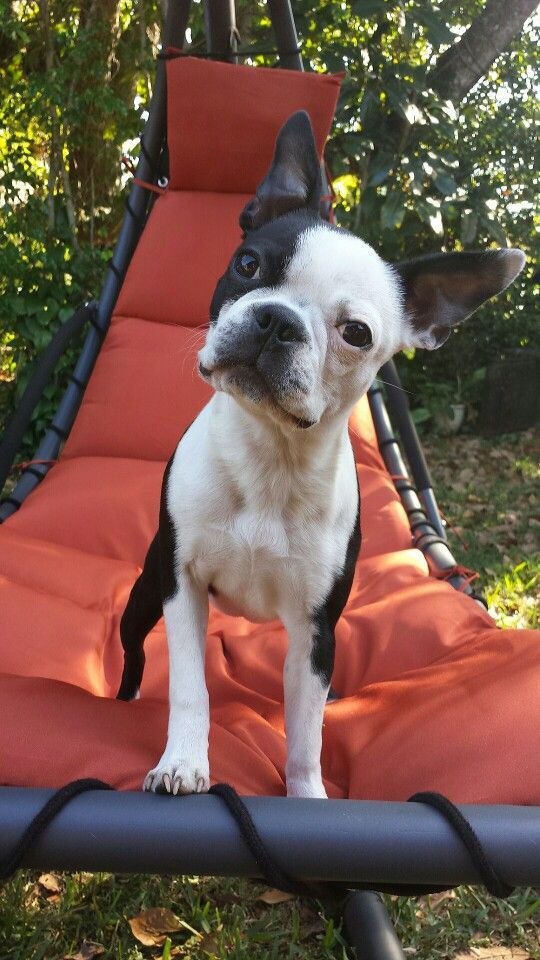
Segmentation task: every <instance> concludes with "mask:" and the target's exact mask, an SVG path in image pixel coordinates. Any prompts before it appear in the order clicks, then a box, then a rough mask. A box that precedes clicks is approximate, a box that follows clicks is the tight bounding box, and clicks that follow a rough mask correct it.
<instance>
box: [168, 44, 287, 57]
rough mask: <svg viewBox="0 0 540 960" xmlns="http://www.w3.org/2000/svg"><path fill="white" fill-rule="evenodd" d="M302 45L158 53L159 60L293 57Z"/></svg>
mask: <svg viewBox="0 0 540 960" xmlns="http://www.w3.org/2000/svg"><path fill="white" fill-rule="evenodd" d="M301 52H302V48H301V47H294V48H293V49H292V50H263V49H260V50H258V49H256V48H253V49H246V50H233V49H232V48H230V49H228V50H224V51H223V52H222V53H207V52H206V51H201V52H199V51H196V50H161V51H160V52H159V53H158V54H157V59H158V60H178V59H180V58H181V57H198V58H199V59H200V60H223V57H224V56H225V57H240V58H242V59H243V58H244V57H279V58H280V59H281V58H282V57H293V56H295V54H297V53H301Z"/></svg>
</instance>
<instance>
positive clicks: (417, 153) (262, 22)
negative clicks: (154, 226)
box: [0, 0, 540, 447]
mask: <svg viewBox="0 0 540 960" xmlns="http://www.w3.org/2000/svg"><path fill="white" fill-rule="evenodd" d="M294 8H295V16H296V21H297V27H298V31H299V36H300V38H301V43H302V49H303V54H304V59H305V63H306V67H307V68H308V69H312V70H334V71H340V70H346V72H347V76H346V78H345V81H344V84H343V90H342V95H341V98H340V102H339V105H338V112H337V117H336V123H335V125H334V128H333V132H332V136H331V139H330V142H329V145H328V149H327V156H328V160H329V163H330V167H331V169H332V172H333V178H334V188H335V191H336V197H337V215H338V218H339V221H340V222H341V223H342V224H343V225H344V226H347V227H348V228H350V229H351V230H353V231H354V232H355V233H357V234H359V235H360V236H362V237H364V238H365V239H366V240H368V241H369V242H370V243H372V244H373V245H374V246H375V247H376V248H377V249H379V250H380V252H381V253H382V254H383V256H385V257H386V258H387V259H389V260H393V261H395V260H399V259H402V258H404V257H408V256H414V255H416V254H419V253H423V252H428V251H436V250H441V249H447V250H451V249H469V248H482V247H485V246H487V245H501V244H502V245H504V244H513V245H519V246H521V247H522V248H523V249H524V250H525V251H526V252H527V253H528V254H529V257H530V262H531V264H532V262H533V261H534V257H535V256H536V255H537V250H535V249H534V246H533V243H534V230H535V228H536V229H537V228H538V225H539V219H540V218H539V216H538V211H537V208H535V203H536V197H537V195H538V176H537V173H535V169H537V164H536V165H535V158H534V152H533V151H534V143H535V139H534V130H535V125H537V124H538V118H537V112H536V96H535V94H536V91H535V88H534V72H533V69H532V65H533V63H534V56H535V46H536V45H537V43H538V39H539V32H540V31H539V27H538V25H537V26H534V25H530V24H529V25H528V26H527V27H526V29H525V30H524V32H523V33H522V35H521V37H519V38H518V39H516V40H515V41H514V43H513V44H512V46H511V48H510V49H509V50H507V51H506V52H505V53H504V54H503V55H502V56H500V57H499V58H498V60H496V61H495V63H494V65H493V66H492V67H491V69H490V70H489V72H488V74H487V75H486V76H485V77H484V78H483V79H482V80H481V81H480V82H479V83H478V84H477V86H476V87H475V88H474V89H473V90H472V91H471V92H470V93H469V95H468V96H467V98H466V99H465V101H464V102H463V103H462V104H458V105H455V104H452V103H450V102H447V101H443V100H441V99H440V98H439V97H438V95H437V94H436V92H435V91H434V90H433V88H432V86H433V80H432V78H433V69H434V66H435V65H436V63H437V61H438V58H439V57H440V55H441V53H442V52H443V51H444V50H445V49H446V48H447V47H448V45H449V44H451V43H453V42H455V41H456V39H458V38H459V36H460V34H461V33H462V32H463V30H464V29H465V28H466V27H467V26H468V25H469V24H470V22H471V21H472V20H473V19H474V18H475V17H476V16H477V15H478V14H479V13H480V12H481V10H482V8H483V3H482V2H481V0H462V2H461V3H460V4H453V3H450V2H449V0H439V2H436V3H433V2H431V0H344V2H341V3H339V4H337V3H334V2H330V0H296V2H295V4H294ZM237 10H238V14H237V18H238V25H239V29H240V33H241V37H242V40H241V45H242V47H249V46H252V47H254V48H256V49H261V48H262V49H268V50H271V49H272V48H273V46H274V39H273V36H272V33H271V31H270V29H269V21H268V17H267V13H266V8H265V7H264V6H261V4H253V3H252V2H250V0H241V2H239V3H237ZM159 17H160V13H159V9H158V5H157V2H156V0H100V2H99V3H95V2H91V0H39V2H36V3H32V4H20V3H19V2H17V0H11V2H6V3H4V5H3V6H2V7H0V237H1V240H0V418H2V416H4V417H5V416H6V415H7V414H8V413H9V410H10V409H11V407H12V405H13V403H14V402H15V400H16V393H17V392H18V391H19V390H20V386H19V387H18V388H17V392H16V391H15V389H14V387H13V383H12V378H13V376H14V373H15V371H16V372H17V380H18V382H19V384H20V385H21V386H22V385H23V384H24V382H25V379H26V378H27V376H28V373H29V368H30V366H31V364H32V362H33V361H34V359H35V357H36V355H37V354H38V353H39V352H40V350H41V349H43V346H44V345H45V344H46V343H47V340H48V338H49V337H50V336H51V335H52V332H53V331H54V330H55V329H56V327H57V325H58V323H59V322H61V320H62V319H63V318H64V317H65V316H67V314H68V312H69V310H70V309H71V308H73V307H76V306H78V305H79V304H80V302H81V300H83V299H85V298H86V297H87V296H88V295H96V294H97V293H98V292H99V286H100V277H101V276H102V274H103V262H104V259H106V257H107V256H108V255H109V254H110V251H111V248H112V246H113V244H114V240H115V237H116V234H117V232H118V229H119V224H120V221H121V217H122V212H123V206H122V178H121V175H120V157H121V154H122V153H128V154H129V153H130V151H131V150H132V149H133V148H134V146H135V144H136V141H135V139H134V138H136V135H137V132H138V131H139V130H140V128H141V126H142V118H141V112H142V110H143V108H144V105H145V102H146V100H147V98H148V94H149V93H150V92H151V78H152V76H153V69H154V68H153V64H152V56H153V55H154V54H155V52H156V50H157V42H158V39H159V26H158V24H159ZM190 39H191V42H192V45H193V48H194V49H195V50H196V51H198V50H202V49H204V22H203V12H202V5H201V4H194V5H193V15H192V20H191V36H190ZM253 60H254V62H256V63H258V64H266V65H273V64H275V63H276V57H275V55H273V54H268V55H266V56H263V55H258V56H256V57H254V58H253ZM532 273H533V267H532V265H531V267H530V268H529V270H528V273H527V274H526V275H525V276H524V278H523V279H522V280H520V281H518V282H517V283H516V284H515V285H514V286H513V287H512V288H511V290H510V291H509V292H508V293H507V294H505V295H504V296H503V297H501V298H499V299H498V300H497V301H496V302H495V303H493V304H490V305H489V306H487V307H485V308H484V309H483V310H482V311H481V312H480V313H479V314H478V315H477V316H476V317H475V319H474V321H472V322H471V323H470V324H468V325H467V324H466V325H465V326H464V327H463V328H461V329H460V330H459V332H456V333H455V334H454V335H453V336H452V337H451V338H450V341H449V342H448V343H447V344H446V345H445V347H444V348H443V350H441V351H435V352H433V353H427V352H426V351H418V352H417V353H416V354H414V355H413V356H411V357H410V358H409V359H406V358H405V357H403V358H402V359H401V360H400V366H401V369H402V373H403V374H404V376H405V378H406V380H407V386H408V389H410V390H411V391H412V393H413V394H415V396H416V395H418V397H419V398H421V397H422V391H423V389H424V387H425V385H426V384H429V383H440V382H446V383H449V384H454V383H457V378H458V377H459V378H460V381H461V383H462V384H465V383H468V382H469V381H470V380H471V377H472V376H473V374H474V371H475V370H477V369H479V368H483V367H485V366H486V364H488V363H489V362H490V360H492V359H495V358H499V357H502V356H504V355H505V354H506V353H507V352H508V351H510V350H512V349H515V348H519V347H523V346H527V345H538V342H539V341H538V323H537V320H536V315H535V311H534V306H533V296H534V293H535V288H534V285H533V283H532V282H531V276H532ZM536 292H537V291H536ZM70 362H71V356H70V357H68V358H67V359H66V360H65V362H64V363H63V365H62V369H61V370H60V372H59V375H58V376H57V377H56V380H55V383H54V385H53V386H52V387H51V389H50V390H49V391H48V393H49V396H48V397H47V398H46V399H45V400H44V402H43V404H41V405H40V407H39V409H38V411H37V412H36V419H35V423H34V426H33V430H32V435H31V436H30V437H29V438H28V447H29V446H30V445H31V444H32V443H33V442H34V440H35V438H36V436H37V434H38V433H39V431H40V430H41V428H42V426H43V424H44V422H45V420H46V418H47V417H48V416H49V415H50V412H51V410H52V409H53V407H54V405H55V403H56V400H57V398H58V396H59V391H60V390H61V388H62V384H63V383H64V379H65V371H66V369H67V367H68V365H69V363H70ZM418 403H419V404H420V405H421V406H422V405H423V406H424V407H425V406H426V405H425V404H422V403H421V402H420V399H419V401H418Z"/></svg>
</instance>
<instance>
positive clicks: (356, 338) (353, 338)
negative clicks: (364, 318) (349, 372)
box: [338, 320, 373, 347]
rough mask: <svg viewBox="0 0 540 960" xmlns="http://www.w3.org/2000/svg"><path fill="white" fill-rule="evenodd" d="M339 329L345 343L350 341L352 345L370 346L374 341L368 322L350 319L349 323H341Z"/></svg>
mask: <svg viewBox="0 0 540 960" xmlns="http://www.w3.org/2000/svg"><path fill="white" fill-rule="evenodd" d="M338 329H339V331H340V333H341V336H342V337H343V339H344V341H345V343H350V345H351V347H369V346H371V344H372V343H373V337H372V336H371V330H370V329H369V327H368V325H367V323H360V322H359V321H358V320H349V321H347V323H341V324H340V325H339V327H338Z"/></svg>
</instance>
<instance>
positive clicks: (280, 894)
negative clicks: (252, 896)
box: [257, 887, 295, 904]
mask: <svg viewBox="0 0 540 960" xmlns="http://www.w3.org/2000/svg"><path fill="white" fill-rule="evenodd" d="M294 898H295V895H294V893H285V891H284V890H274V889H273V888H272V887H270V888H269V889H268V890H265V891H264V893H261V895H260V897H257V900H262V902H263V903H269V904H274V903H285V902H286V901H287V900H294Z"/></svg>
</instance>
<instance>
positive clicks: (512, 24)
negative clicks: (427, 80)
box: [431, 0, 538, 104]
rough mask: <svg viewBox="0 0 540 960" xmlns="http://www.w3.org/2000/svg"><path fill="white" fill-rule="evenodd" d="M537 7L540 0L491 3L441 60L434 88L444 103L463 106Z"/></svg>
mask: <svg viewBox="0 0 540 960" xmlns="http://www.w3.org/2000/svg"><path fill="white" fill-rule="evenodd" d="M537 6H538V0H488V2H487V3H486V6H485V8H484V10H483V11H482V13H481V14H479V16H477V17H476V19H475V20H473V22H472V24H471V26H470V27H469V29H468V30H467V31H466V32H465V33H464V34H463V36H462V37H461V39H460V40H458V42H457V43H455V44H454V45H453V46H451V47H449V48H448V50H445V52H444V53H443V54H442V55H441V56H440V57H439V59H438V61H437V63H436V64H435V67H434V69H433V70H432V72H431V86H432V87H433V89H434V90H435V91H436V92H437V93H438V94H439V96H441V97H442V98H443V99H444V100H452V102H453V103H455V104H458V103H460V102H461V101H462V100H463V98H464V97H465V96H466V94H467V93H468V92H469V90H471V89H472V88H473V87H474V85H475V84H476V83H478V81H479V80H480V78H481V77H482V76H483V75H484V74H485V73H486V71H487V70H488V69H489V67H490V66H491V64H492V63H493V62H494V61H495V60H496V59H497V57H499V56H500V55H501V53H503V52H504V50H506V48H507V47H508V45H509V44H510V43H511V42H512V40H513V39H514V37H516V36H518V34H519V33H520V32H521V30H522V28H523V24H524V23H525V21H526V20H527V19H528V18H529V17H530V16H531V14H532V13H534V11H535V10H536V8H537Z"/></svg>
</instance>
